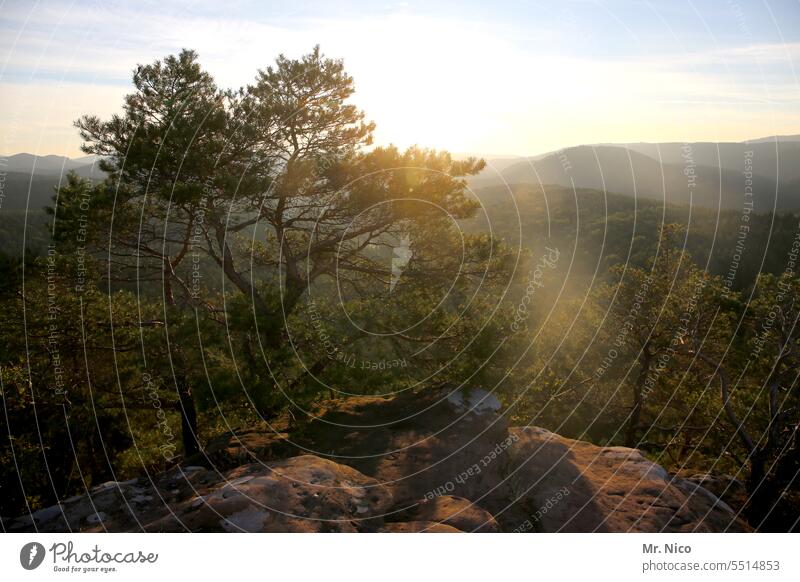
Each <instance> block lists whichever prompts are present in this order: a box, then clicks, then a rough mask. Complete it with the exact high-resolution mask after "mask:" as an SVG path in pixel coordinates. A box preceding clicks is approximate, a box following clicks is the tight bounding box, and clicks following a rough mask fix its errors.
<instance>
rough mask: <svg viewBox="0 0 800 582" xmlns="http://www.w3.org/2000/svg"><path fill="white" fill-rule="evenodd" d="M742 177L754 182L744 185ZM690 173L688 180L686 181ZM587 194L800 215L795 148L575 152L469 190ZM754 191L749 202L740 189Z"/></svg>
mask: <svg viewBox="0 0 800 582" xmlns="http://www.w3.org/2000/svg"><path fill="white" fill-rule="evenodd" d="M745 171H747V172H748V176H747V179H748V180H750V179H751V180H752V184H746V176H745ZM692 175H693V177H692ZM503 183H506V184H537V185H540V184H558V185H561V186H566V187H576V188H592V189H596V190H601V191H606V192H614V193H618V194H623V195H626V196H632V197H636V198H641V199H648V200H659V201H662V202H665V203H667V204H691V205H692V206H700V207H706V208H722V209H741V208H742V207H743V206H744V204H745V202H746V201H749V200H752V202H753V204H754V207H755V210H756V211H758V212H770V211H772V210H773V209H774V210H776V211H778V212H786V211H795V210H799V209H800V142H793V141H789V140H785V141H779V142H775V141H772V142H769V141H764V142H759V143H755V142H747V143H720V144H716V143H691V144H682V143H660V144H650V143H639V144H628V145H627V146H621V145H597V146H588V145H584V146H577V147H572V148H566V149H564V150H560V151H558V152H553V153H551V154H547V155H544V156H537V157H531V158H527V159H524V160H523V161H520V162H518V163H516V164H512V165H510V166H508V167H507V168H505V169H504V170H502V171H501V172H499V173H498V172H496V171H495V172H489V171H488V170H486V171H484V172H482V173H481V174H480V175H479V176H476V177H475V178H472V179H471V180H470V186H471V187H472V188H481V187H489V186H493V185H499V184H503ZM746 185H747V186H752V193H753V196H752V198H746V197H745V186H746Z"/></svg>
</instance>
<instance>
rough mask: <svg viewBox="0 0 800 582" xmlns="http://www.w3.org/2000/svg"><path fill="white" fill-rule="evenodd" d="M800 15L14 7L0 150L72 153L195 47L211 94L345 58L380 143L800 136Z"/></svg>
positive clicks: (706, 6)
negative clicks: (144, 74) (164, 63)
mask: <svg viewBox="0 0 800 582" xmlns="http://www.w3.org/2000/svg"><path fill="white" fill-rule="evenodd" d="M686 8H689V9H690V10H691V11H692V13H693V16H694V17H693V18H687V17H686ZM798 17H800V5H797V4H796V3H791V2H783V1H782V2H776V3H773V4H770V5H767V9H766V10H763V9H761V8H760V7H754V6H751V5H745V6H742V5H739V4H737V3H736V2H730V3H728V4H726V5H725V6H719V5H717V4H714V3H712V2H700V3H689V4H687V6H680V7H679V6H677V5H673V4H672V3H666V2H659V3H655V4H650V3H639V2H633V1H628V0H619V1H613V2H609V3H597V4H594V3H584V2H577V1H576V2H568V3H565V4H564V5H562V6H560V7H559V9H555V10H548V9H546V8H545V7H541V6H540V7H532V6H527V5H526V4H525V3H522V2H515V1H506V2H503V3H501V4H498V5H496V6H495V9H494V10H493V11H492V13H491V14H486V12H485V10H483V9H482V8H481V7H480V4H479V3H471V2H470V3H467V4H464V5H455V4H452V3H450V2H439V3H436V4H435V5H432V6H429V5H421V4H420V5H417V4H415V3H411V2H400V3H394V4H389V5H382V6H379V7H376V6H372V5H369V4H368V3H365V2H361V1H353V2H350V3H347V4H346V6H345V7H339V8H338V9H337V10H331V9H329V8H326V7H325V6H324V5H316V4H314V5H310V6H304V7H303V8H299V7H292V5H291V4H290V3H278V4H272V5H271V6H269V7H265V6H259V5H258V4H257V3H252V2H248V1H241V2H236V3H235V4H233V5H230V6H228V7H226V9H225V10H223V9H222V8H220V7H219V6H216V5H215V4H213V3H207V2H179V3H177V4H175V5H170V6H168V7H162V6H160V5H159V7H158V10H155V5H154V4H152V3H148V4H145V5H143V6H138V5H136V4H134V3H129V2H122V3H119V4H117V5H115V6H113V7H107V6H103V7H102V8H100V7H97V6H94V5H93V4H89V3H85V2H78V3H64V2H58V1H51V2H43V3H38V4H36V5H34V6H27V5H25V4H23V3H19V2H11V3H9V4H8V5H7V6H6V7H5V10H4V11H3V14H2V17H0V31H2V32H3V34H2V40H0V47H2V52H3V54H4V58H3V59H2V63H3V64H2V68H0V85H2V86H3V92H2V95H3V96H2V97H1V98H0V106H1V107H0V127H3V128H4V131H3V137H2V139H0V149H2V150H3V151H17V152H21V151H25V152H31V153H34V154H35V155H42V154H43V153H47V154H49V153H50V152H54V153H53V155H64V156H67V157H70V158H74V157H79V156H80V155H82V153H81V151H80V149H79V148H80V139H79V136H78V134H77V131H76V130H75V129H74V128H73V127H72V122H73V121H74V120H75V119H77V118H78V117H79V116H80V115H83V114H97V115H100V116H101V117H108V116H110V115H111V114H113V113H115V112H117V111H119V104H120V103H121V99H122V97H123V96H124V95H125V94H127V93H129V92H130V90H131V81H130V73H131V71H132V70H133V68H134V67H135V66H136V65H137V64H142V63H149V62H152V61H153V60H155V59H160V58H163V57H165V56H167V55H169V54H174V53H176V52H177V51H178V50H180V49H181V48H184V47H185V48H192V49H195V50H197V51H198V54H199V58H200V62H201V64H203V66H204V67H205V68H207V70H209V72H211V74H212V75H214V76H215V77H216V78H217V80H218V82H219V85H220V86H221V87H223V88H236V87H239V86H242V85H244V84H247V83H248V82H250V81H251V80H252V79H253V78H254V76H255V74H256V71H257V70H259V69H261V68H264V67H266V66H268V65H270V64H271V63H272V62H273V61H274V58H275V57H277V56H278V54H279V53H285V54H286V55H287V56H289V57H297V56H298V55H300V54H302V53H304V52H307V51H308V50H309V49H310V48H311V47H312V46H313V45H315V44H320V46H321V48H322V50H323V52H324V53H325V54H326V55H328V56H330V57H334V58H342V59H343V60H344V62H345V67H346V70H347V71H348V72H349V73H350V74H351V75H352V76H353V77H354V79H355V84H356V93H355V94H354V96H353V98H352V99H351V101H352V102H353V103H354V104H356V105H357V106H358V107H359V108H361V109H363V110H364V111H365V112H366V115H367V118H368V119H370V120H372V121H375V122H376V124H377V129H376V132H375V143H376V144H378V145H386V144H388V143H394V144H396V145H398V146H400V147H406V146H409V145H412V144H418V145H420V146H423V147H431V148H436V149H445V150H449V151H452V152H470V151H478V152H505V153H501V154H483V155H497V156H520V157H525V156H530V155H537V154H535V152H540V153H542V152H550V151H556V150H559V149H562V148H565V147H571V146H575V145H582V144H597V143H613V144H625V143H639V142H645V143H663V142H684V141H688V142H698V141H710V142H712V143H722V142H741V141H747V140H750V139H757V138H753V137H752V136H754V135H762V136H769V135H783V134H796V133H800V105H799V103H800V99H798V97H800V82H799V81H798V77H797V73H796V71H795V67H794V61H795V60H796V58H797V57H798V56H800V34H798V32H797V31H796V30H793V29H790V28H788V27H781V26H780V25H779V23H780V22H790V21H792V19H794V20H795V21H796V20H797V18H798ZM130 22H139V23H141V25H139V26H135V27H131V26H130ZM409 39H413V41H412V42H409ZM100 46H102V47H103V50H102V51H100V50H98V48H97V47H100ZM365 46H368V47H369V49H370V50H367V51H365V50H363V48H364V47H365ZM500 55H502V56H500ZM525 71H533V73H532V74H525ZM420 89H425V90H424V91H421V90H420ZM587 93H588V94H589V96H590V97H591V98H590V99H586V94H587Z"/></svg>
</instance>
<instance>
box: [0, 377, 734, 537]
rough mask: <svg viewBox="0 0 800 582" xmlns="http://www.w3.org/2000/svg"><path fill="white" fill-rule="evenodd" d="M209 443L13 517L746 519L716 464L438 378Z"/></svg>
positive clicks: (526, 527) (338, 524)
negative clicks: (183, 461)
mask: <svg viewBox="0 0 800 582" xmlns="http://www.w3.org/2000/svg"><path fill="white" fill-rule="evenodd" d="M272 428H276V427H272ZM301 451H302V452H301ZM308 451H310V452H312V453H313V454H305V453H304V452H308ZM206 453H207V454H206V455H205V457H203V458H198V459H192V460H191V462H190V463H188V464H187V466H183V467H174V468H172V469H170V470H169V471H166V472H163V473H160V474H158V475H152V476H151V475H146V476H143V477H140V478H138V479H131V480H128V481H122V482H116V481H111V482H109V483H104V484H101V485H98V486H97V487H93V488H92V489H91V490H90V491H88V492H87V493H86V494H84V495H79V496H75V497H73V498H70V499H67V500H64V501H62V502H61V503H60V504H59V505H56V506H53V507H50V508H46V509H42V510H39V511H37V512H35V513H33V514H31V515H29V516H25V517H22V518H18V519H16V520H14V521H12V522H11V523H7V522H4V527H6V528H7V529H9V530H10V531H42V532H62V531H142V530H146V531H224V532H241V531H248V532H250V531H258V532H326V531H333V532H371V531H386V532H422V531H426V532H428V531H431V532H444V531H448V532H454V531H464V532H469V531H482V532H483V531H485V532H492V531H508V532H511V531H519V532H556V531H568V532H592V531H611V532H625V531H647V532H659V531H664V532H678V531H684V532H689V531H719V532H722V531H748V529H749V528H748V526H747V525H746V524H745V523H744V522H742V521H741V520H739V519H737V518H736V515H735V512H734V511H733V510H732V509H731V507H729V506H728V504H726V503H725V501H723V500H720V499H719V497H717V495H716V494H715V492H716V493H720V494H722V495H724V494H725V493H724V490H726V489H730V488H731V486H732V484H731V483H730V482H728V483H727V485H726V487H723V483H722V482H718V481H714V480H712V479H710V478H709V477H708V476H706V477H703V478H699V477H697V478H695V477H692V476H690V478H689V479H684V478H682V477H680V476H670V475H669V474H668V473H667V472H666V471H665V470H664V468H663V467H661V466H659V465H657V464H655V463H653V462H651V461H649V460H648V459H647V458H646V457H645V456H644V455H643V454H642V453H641V451H638V450H634V449H629V448H625V447H599V446H595V445H592V444H590V443H586V442H581V441H575V440H571V439H567V438H563V437H561V436H559V435H556V434H554V433H551V432H548V431H546V430H543V429H537V428H525V429H514V428H512V429H509V428H508V427H507V423H506V419H505V417H504V415H503V412H502V410H501V409H500V408H499V402H498V401H497V399H496V398H495V397H494V396H493V395H492V394H491V393H489V392H486V391H485V390H481V389H475V390H471V391H470V390H467V391H465V390H453V389H448V388H447V387H444V388H442V389H441V390H428V391H423V392H421V393H416V394H415V393H411V392H407V393H403V394H400V395H398V396H394V397H382V396H366V397H356V398H347V399H342V400H334V401H329V402H324V403H322V404H320V405H319V406H318V407H317V408H316V409H315V410H314V417H313V419H311V420H309V421H304V422H301V423H300V424H298V425H295V426H294V427H292V428H291V430H290V429H289V426H288V424H286V425H285V426H282V427H280V430H271V429H270V428H269V427H264V426H259V427H254V428H252V429H250V430H244V431H238V432H236V433H235V434H229V435H226V436H224V437H221V438H219V439H215V440H214V441H212V443H210V444H209V446H208V447H207V449H206ZM296 455H300V456H296ZM706 485H707V486H708V488H706V487H705V486H706ZM709 488H710V489H711V491H710V490H709ZM387 521H390V522H392V523H386V522H387Z"/></svg>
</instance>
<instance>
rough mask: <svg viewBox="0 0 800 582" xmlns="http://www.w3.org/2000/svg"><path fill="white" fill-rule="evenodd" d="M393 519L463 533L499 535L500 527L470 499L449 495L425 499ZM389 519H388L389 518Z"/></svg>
mask: <svg viewBox="0 0 800 582" xmlns="http://www.w3.org/2000/svg"><path fill="white" fill-rule="evenodd" d="M391 518H392V519H400V520H402V521H408V522H432V523H438V524H443V525H447V526H450V527H453V528H455V529H457V530H460V531H463V532H479V533H497V532H499V531H500V525H499V524H498V523H497V521H496V520H495V519H494V517H493V516H492V514H491V513H489V512H488V511H486V510H485V509H481V508H480V507H478V506H477V505H475V504H474V503H472V502H471V501H470V500H468V499H463V498H461V497H452V496H449V495H446V496H442V497H435V498H433V499H431V500H426V499H423V500H421V501H420V502H419V503H416V504H414V505H413V506H411V507H410V508H408V509H406V510H404V511H402V512H400V513H397V514H392V515H391ZM387 519H388V517H387Z"/></svg>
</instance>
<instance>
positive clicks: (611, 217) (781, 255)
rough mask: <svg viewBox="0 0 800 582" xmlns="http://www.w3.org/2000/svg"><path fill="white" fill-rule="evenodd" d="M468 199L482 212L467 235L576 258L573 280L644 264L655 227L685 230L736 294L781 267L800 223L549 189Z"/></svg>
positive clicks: (503, 189)
mask: <svg viewBox="0 0 800 582" xmlns="http://www.w3.org/2000/svg"><path fill="white" fill-rule="evenodd" d="M474 194H475V195H476V196H477V197H478V199H479V200H480V201H481V203H482V206H483V211H482V213H479V215H478V216H477V217H476V218H474V219H473V220H471V221H470V222H469V223H468V224H466V225H465V226H466V227H467V228H468V229H469V230H488V229H489V228H491V230H492V232H493V233H494V234H495V235H497V236H500V237H502V238H504V239H505V240H506V241H507V242H508V243H509V244H511V245H512V246H519V245H520V243H521V246H522V247H523V248H525V249H530V250H532V252H533V254H537V253H539V251H538V250H537V249H541V248H543V247H544V245H550V246H557V247H559V250H560V251H561V252H562V253H566V256H569V257H571V256H572V255H573V253H574V260H572V265H571V269H572V270H574V271H575V274H576V275H579V276H583V275H589V276H590V275H592V274H593V273H594V272H595V271H597V272H598V274H600V275H602V274H603V273H605V272H606V271H607V269H608V267H611V266H613V265H614V264H618V263H628V264H632V265H634V266H643V265H645V264H647V260H648V258H649V257H652V256H653V255H654V253H655V252H656V250H657V244H658V240H659V232H660V227H661V225H662V224H672V223H677V224H681V225H684V226H685V229H686V243H685V245H686V248H687V250H688V251H689V252H690V253H691V255H692V257H693V258H694V260H695V261H696V263H697V264H698V265H701V266H706V267H707V269H708V271H709V272H710V273H712V274H715V275H719V276H721V277H723V278H724V279H726V284H728V285H729V286H731V287H733V288H737V289H739V288H743V287H747V286H748V285H750V284H752V282H753V281H754V280H755V277H756V275H757V274H758V272H759V271H763V272H769V273H779V272H780V271H781V270H782V269H783V268H784V266H785V264H786V252H787V249H789V248H790V247H791V243H792V238H793V237H794V236H795V233H796V231H797V226H798V220H799V218H798V215H796V214H793V213H766V214H757V213H753V212H742V211H736V210H723V211H716V210H712V209H707V208H697V207H690V206H688V205H677V204H666V205H665V204H663V203H662V202H657V201H655V200H647V199H634V198H631V197H629V196H624V195H620V194H606V193H603V192H601V191H598V190H590V189H577V190H575V191H573V190H572V189H571V188H565V187H562V186H553V185H548V186H544V187H543V188H540V187H538V186H534V185H531V184H515V185H511V186H493V187H487V188H480V189H477V190H475V191H474ZM539 254H541V253H539Z"/></svg>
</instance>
